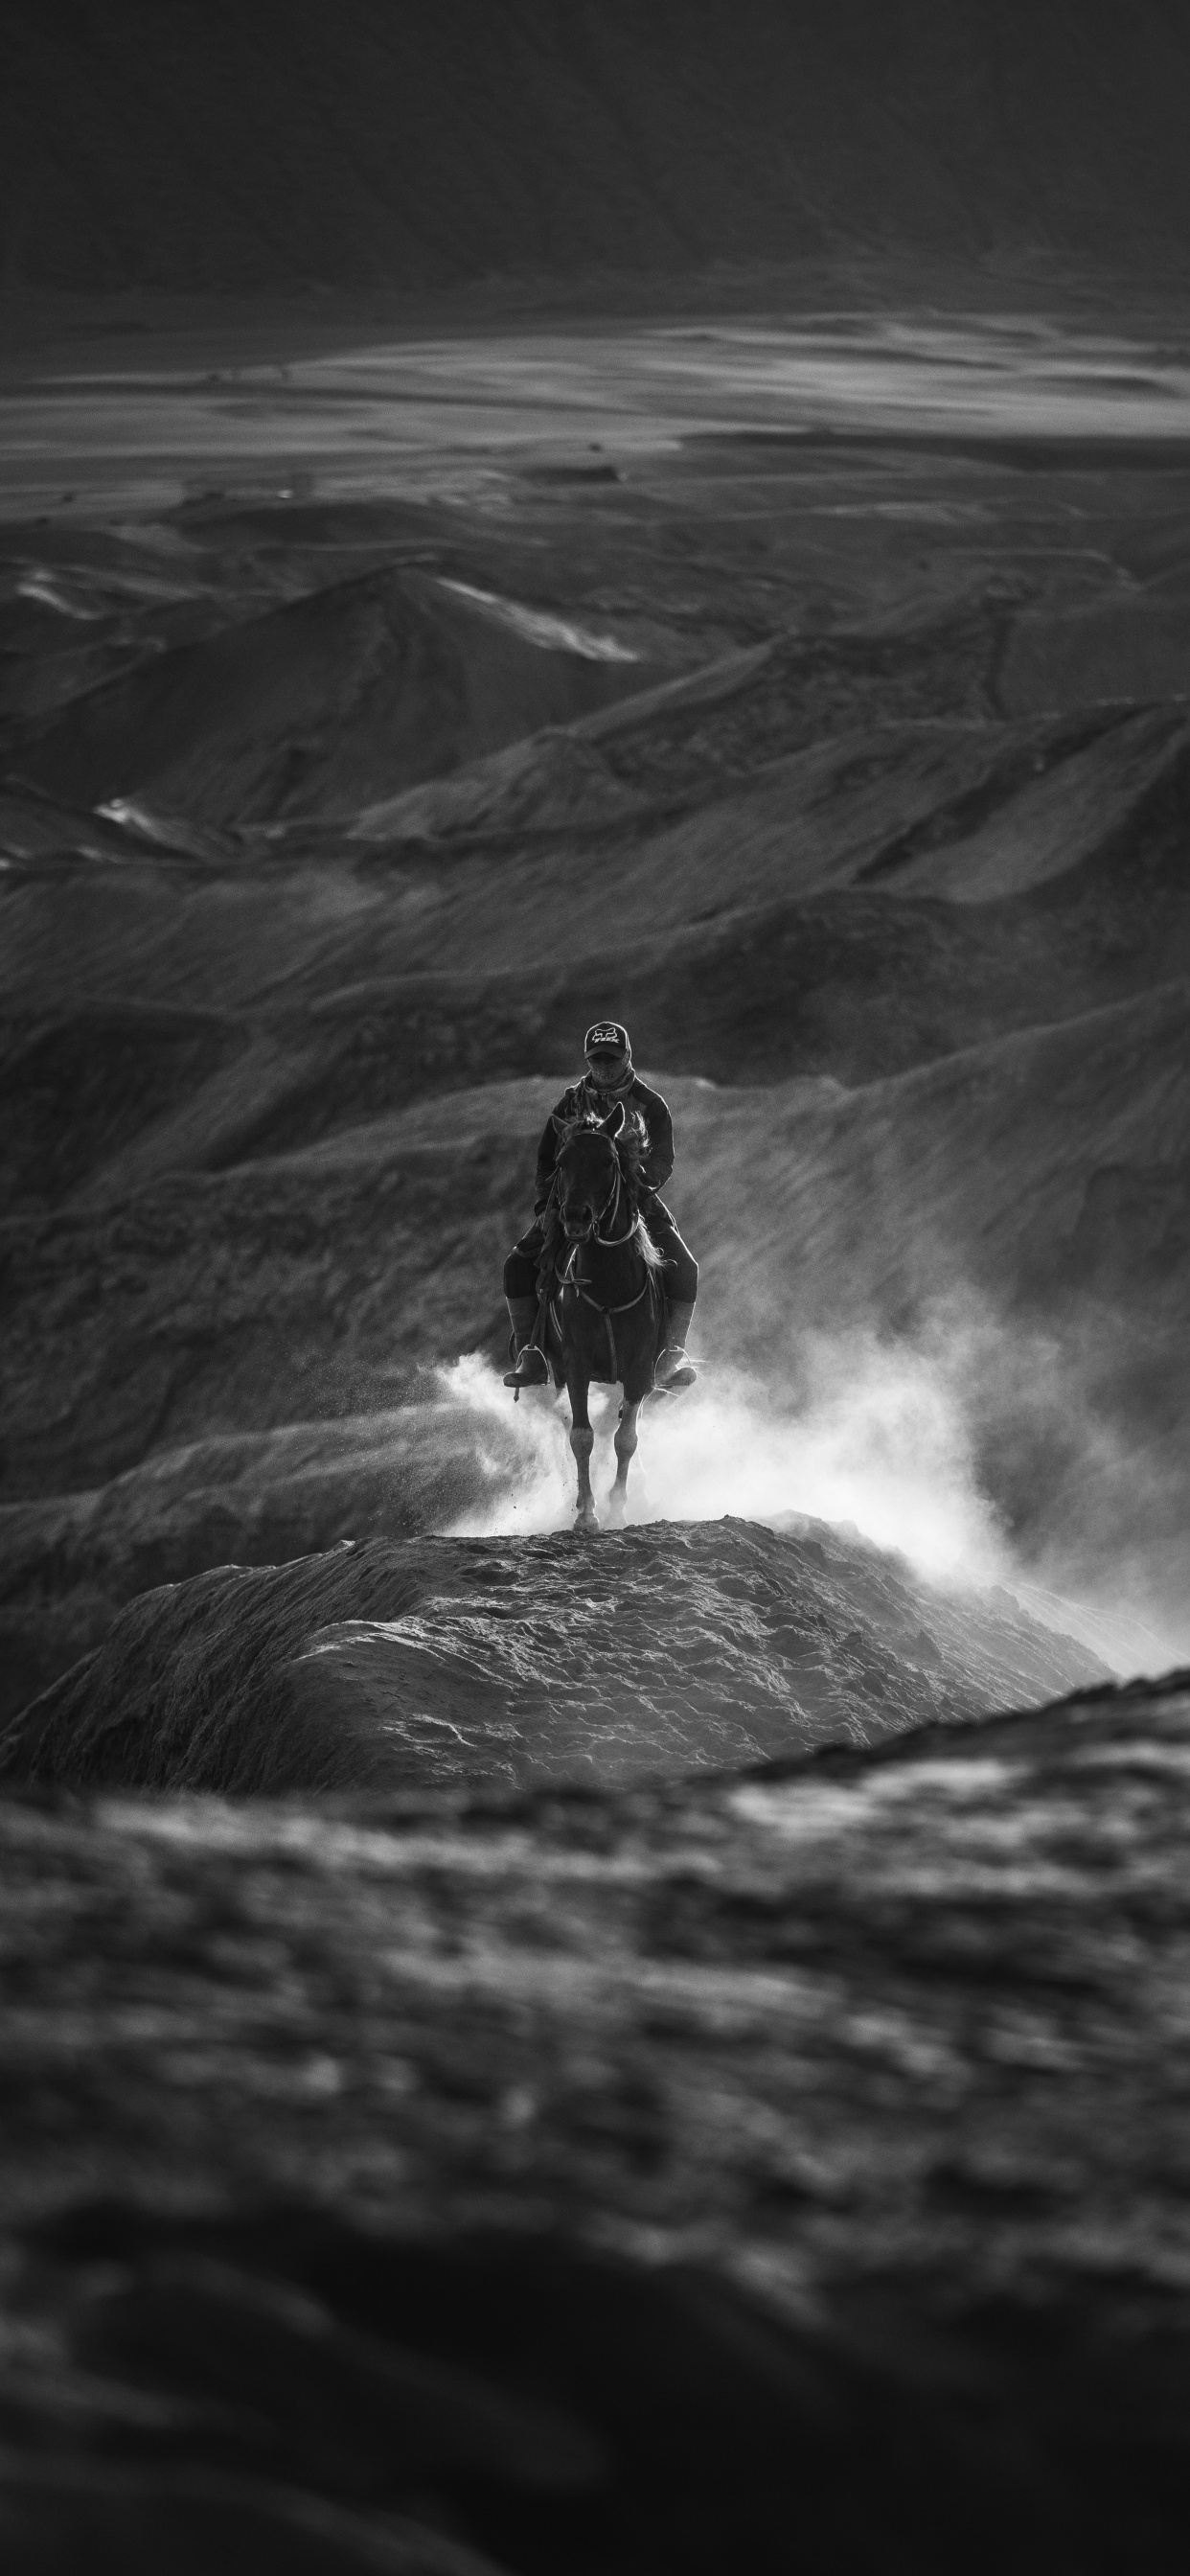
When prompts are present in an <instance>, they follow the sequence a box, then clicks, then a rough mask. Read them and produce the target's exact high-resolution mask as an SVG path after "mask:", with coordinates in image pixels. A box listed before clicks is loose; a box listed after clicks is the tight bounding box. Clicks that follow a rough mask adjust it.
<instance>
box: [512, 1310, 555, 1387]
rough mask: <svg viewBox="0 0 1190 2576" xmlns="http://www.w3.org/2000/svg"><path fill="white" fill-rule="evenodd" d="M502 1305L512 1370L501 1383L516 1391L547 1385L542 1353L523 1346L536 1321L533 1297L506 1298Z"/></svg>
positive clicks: (525, 1344) (544, 1357) (546, 1370)
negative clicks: (509, 1328) (509, 1338)
mask: <svg viewBox="0 0 1190 2576" xmlns="http://www.w3.org/2000/svg"><path fill="white" fill-rule="evenodd" d="M504 1303H505V1305H506V1306H507V1308H508V1320H509V1323H510V1324H511V1326H512V1349H511V1351H510V1352H509V1358H510V1359H511V1360H512V1367H511V1368H510V1370H509V1371H508V1375H507V1376H506V1378H505V1380H504V1383H505V1386H515V1387H517V1388H518V1389H519V1388H521V1387H522V1386H548V1384H549V1374H550V1372H549V1363H548V1361H547V1359H546V1356H545V1352H544V1351H542V1350H537V1349H534V1350H530V1349H529V1348H528V1347H527V1345H528V1341H529V1335H530V1333H531V1332H532V1330H533V1327H534V1325H535V1323H536V1321H537V1299H536V1297H506V1298H505V1300H504Z"/></svg>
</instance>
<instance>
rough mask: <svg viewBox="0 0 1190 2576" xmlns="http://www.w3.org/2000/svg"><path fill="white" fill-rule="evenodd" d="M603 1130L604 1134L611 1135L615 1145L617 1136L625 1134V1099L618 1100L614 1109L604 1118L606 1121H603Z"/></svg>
mask: <svg viewBox="0 0 1190 2576" xmlns="http://www.w3.org/2000/svg"><path fill="white" fill-rule="evenodd" d="M603 1132H604V1135H605V1136H610V1137H611V1140H612V1143H613V1145H614V1144H615V1141H616V1138H617V1136H622V1135H623V1132H624V1103H623V1101H622V1100H617V1102H616V1105H615V1108H614V1109H613V1110H612V1111H611V1112H610V1113H609V1115H608V1116H607V1117H606V1118H605V1119H604V1121H603Z"/></svg>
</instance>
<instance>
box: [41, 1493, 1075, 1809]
mask: <svg viewBox="0 0 1190 2576" xmlns="http://www.w3.org/2000/svg"><path fill="white" fill-rule="evenodd" d="M576 1551H577V1553H576ZM580 1568H581V1589H579V1590H576V1585H575V1577H576V1573H577V1572H578V1571H579V1569H580ZM1102 1673H1103V1667H1102V1666H1101V1665H1099V1664H1097V1662H1096V1659H1095V1657H1094V1656H1092V1655H1090V1654H1088V1652H1087V1651H1086V1649H1085V1648H1082V1647H1079V1646H1076V1645H1075V1644H1074V1643H1073V1641H1072V1640H1071V1639H1070V1638H1067V1637H1059V1636H1055V1635H1054V1634H1052V1633H1051V1632H1050V1631H1049V1630H1048V1629H1044V1628H1039V1627H1038V1626H1037V1625H1036V1623H1035V1622H1034V1621H1033V1620H1032V1619H1030V1618H1029V1616H1028V1615H1027V1613H1025V1612H1023V1611H1021V1610H1020V1609H1018V1607H1017V1605H1016V1604H1015V1603H1014V1602H1012V1601H1011V1600H1010V1599H1009V1598H1008V1597H1007V1596H1006V1595H1005V1594H1003V1593H1001V1594H998V1595H996V1596H995V1597H994V1598H988V1597H985V1596H981V1595H971V1594H966V1595H964V1594H954V1595H952V1596H951V1597H950V1598H946V1597H944V1596H942V1597H940V1596H936V1595H934V1594H931V1593H930V1592H929V1591H928V1589H927V1588H926V1587H924V1586H922V1585H921V1584H919V1583H916V1582H915V1581H914V1580H913V1578H912V1576H911V1575H910V1574H909V1571H908V1569H907V1568H905V1567H901V1566H898V1565H897V1564H896V1562H895V1561H894V1560H890V1559H888V1558H887V1557H881V1556H880V1555H879V1554H878V1552H877V1551H876V1550H875V1549H874V1548H867V1549H865V1548H863V1547H862V1546H861V1545H858V1544H854V1543H852V1544H849V1543H848V1542H847V1541H846V1540H845V1539H840V1538H839V1537H838V1536H837V1535H836V1534H835V1533H833V1532H832V1531H830V1530H829V1529H828V1528H827V1527H826V1526H825V1524H810V1523H807V1524H805V1525H804V1528H803V1530H802V1531H801V1533H800V1534H797V1535H795V1534H789V1535H782V1534H778V1533H776V1532H774V1531H771V1530H768V1529H761V1528H750V1527H749V1526H748V1525H747V1524H746V1523H741V1522H730V1521H723V1522H718V1523H712V1524H710V1525H708V1526H706V1527H703V1528H700V1529H689V1530H682V1529H680V1528H676V1527H674V1526H673V1525H672V1524H665V1523H655V1524H652V1525H651V1526H650V1527H649V1528H647V1529H640V1530H633V1531H630V1532H627V1533H625V1534H624V1536H623V1537H622V1538H621V1539H619V1540H617V1541H616V1543H615V1544H614V1546H611V1547H607V1548H603V1549H602V1550H601V1551H600V1552H599V1554H598V1557H597V1558H588V1557H587V1556H585V1555H584V1552H583V1543H582V1541H581V1540H575V1539H574V1538H573V1537H570V1536H566V1537H561V1538H555V1537H546V1538H541V1539H527V1540H526V1539H520V1540H517V1541H515V1542H512V1543H506V1542H503V1541H500V1540H494V1541H490V1542H489V1541H482V1540H465V1539H422V1540H419V1541H406V1542H404V1543H403V1544H399V1545H396V1546H394V1545H393V1544H391V1542H390V1543H385V1542H383V1541H373V1542H371V1543H370V1544H367V1545H364V1546H362V1547H356V1546H355V1545H353V1544H352V1543H351V1542H347V1543H346V1545H345V1546H344V1547H342V1548H341V1549H339V1550H337V1551H336V1552H335V1553H334V1554H333V1555H330V1556H325V1557H322V1558H320V1559H315V1560H310V1559H305V1560H300V1561H299V1562H298V1563H297V1564H294V1565H291V1566H288V1567H281V1568H269V1569H267V1570H266V1571H264V1572H261V1573H250V1572H248V1571H247V1570H245V1569H244V1568H242V1567H233V1568H225V1569H224V1570H223V1571H221V1572H219V1573H213V1574H209V1575H201V1576H198V1577H196V1578H193V1579H192V1580H191V1581H190V1582H188V1583H182V1584H179V1585H174V1586H172V1587H170V1588H169V1589H167V1590H165V1591H158V1592H149V1593H146V1594H143V1595H142V1597H141V1598H140V1600H139V1601H137V1602H136V1603H134V1604H133V1606H132V1607H131V1608H130V1609H128V1610H126V1611H125V1612H124V1613H123V1614H122V1616H121V1617H120V1618H119V1619H117V1621H116V1622H115V1625H114V1627H113V1629H112V1631H111V1634H110V1636H109V1637H108V1639H107V1640H106V1642H105V1643H104V1644H103V1645H102V1646H101V1647H100V1648H99V1649H98V1651H97V1652H96V1653H95V1654H93V1655H91V1656H90V1657H89V1658H87V1659H86V1660H85V1661H84V1662H83V1663H81V1664H79V1665H77V1666H76V1667H75V1669H74V1671H73V1672H72V1673H71V1674H69V1675H68V1676H67V1677H66V1678H65V1679H64V1680H63V1681H61V1682H59V1683H57V1684H55V1685H54V1686H53V1687H52V1688H51V1689H50V1691H49V1692H48V1693H47V1694H46V1695H45V1696H44V1697H43V1698H41V1699H39V1700H38V1701H36V1702H35V1703H34V1705H33V1706H32V1707H31V1708H30V1709H28V1710H27V1711H26V1712H25V1713H24V1715H22V1716H21V1717H19V1718H18V1719H16V1720H15V1721H14V1723H13V1724H12V1725H11V1726H10V1728H9V1729H8V1731H7V1733H6V1735H5V1736H4V1737H2V1738H0V1780H3V1781H5V1782H6V1783H7V1784H9V1785H10V1786H17V1785H31V1784H40V1785H45V1784H48V1783H51V1782H53V1783H57V1784H59V1785H66V1784H69V1785H72V1786H75V1787H82V1786H91V1787H99V1786H103V1785H105V1784H106V1785H111V1786H118V1785H123V1786H126V1787H148V1788H156V1789H219V1790H226V1791H233V1792H243V1791H265V1792H277V1791H287V1790H298V1789H301V1790H326V1789H348V1788H356V1789H359V1788H365V1789H399V1788H431V1787H444V1788H455V1787H470V1786H475V1785H478V1784H479V1783H482V1782H488V1783H501V1784H503V1785H505V1786H508V1787H511V1788H526V1787H529V1786H530V1785H532V1784H533V1783H535V1782H541V1781H549V1780H553V1781H556V1782H564V1781H571V1782H575V1781H594V1782H600V1783H605V1784H606V1783H611V1782H616V1781H628V1780H632V1779H641V1778H655V1777H657V1776H658V1775H662V1774H667V1773H673V1772H685V1771H689V1770H690V1769H692V1768H697V1767H698V1766H700V1765H705V1764H708V1763H709V1764H712V1765H717V1766H719V1767H726V1766H729V1765H732V1764H739V1763H741V1762H748V1761H754V1760H758V1759H760V1758H761V1757H763V1756H765V1755H768V1756H774V1755H782V1756H785V1755H789V1754H792V1753H796V1752H801V1751H804V1750H806V1749H807V1748H808V1747H809V1746H810V1745H812V1744H814V1743H820V1742H821V1743H832V1742H839V1741H849V1742H855V1743H861V1744H862V1743H871V1742H875V1741H877V1740H878V1739H879V1738H880V1737H881V1736H882V1735H884V1734H886V1733H895V1732H897V1731H898V1730H900V1729H903V1728H905V1727H907V1726H910V1725H913V1724H914V1723H920V1722H921V1721H922V1720H923V1719H925V1718H929V1717H932V1716H940V1715H943V1714H945V1715H946V1716H947V1717H948V1718H951V1719H957V1718H963V1717H973V1716H975V1715H976V1714H978V1713H980V1712H982V1711H984V1710H986V1709H987V1708H989V1707H995V1706H996V1705H998V1704H1002V1703H1003V1702H1004V1701H1006V1700H1008V1701H1014V1702H1015V1701H1019V1700H1021V1699H1022V1698H1032V1699H1035V1700H1041V1699H1044V1698H1045V1697H1047V1696H1048V1695H1050V1694H1052V1693H1053V1692H1054V1690H1055V1689H1060V1688H1061V1687H1063V1686H1064V1685H1065V1686H1066V1687H1070V1686H1071V1685H1072V1684H1074V1683H1076V1682H1086V1681H1088V1680H1092V1679H1097V1678H1099V1677H1101V1676H1102Z"/></svg>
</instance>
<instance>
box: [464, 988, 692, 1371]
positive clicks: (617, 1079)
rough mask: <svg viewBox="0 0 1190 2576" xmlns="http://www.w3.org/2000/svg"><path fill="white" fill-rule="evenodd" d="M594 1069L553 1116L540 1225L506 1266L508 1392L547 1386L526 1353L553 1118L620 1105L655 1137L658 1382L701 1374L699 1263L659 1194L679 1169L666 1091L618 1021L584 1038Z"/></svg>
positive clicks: (647, 1193) (647, 1186)
mask: <svg viewBox="0 0 1190 2576" xmlns="http://www.w3.org/2000/svg"><path fill="white" fill-rule="evenodd" d="M583 1054H584V1055H585V1057H586V1061H587V1070H586V1072H585V1074H584V1075H583V1077H582V1080H581V1081H580V1082H574V1083H572V1084H571V1085H570V1088H569V1090H568V1091H564V1092H563V1094H562V1097H561V1099H560V1101H559V1102H558V1105H557V1108H556V1109H555V1111H554V1113H553V1117H551V1118H550V1119H548V1120H547V1122H546V1127H545V1131H544V1133H543V1135H542V1139H541V1143H540V1145H539V1146H538V1148H537V1186H536V1191H535V1194H534V1200H533V1207H534V1222H533V1224H532V1225H531V1226H530V1228H529V1231H528V1233H527V1234H523V1235H522V1236H521V1239H520V1242H519V1243H518V1244H516V1245H514V1247H513V1250H512V1251H511V1252H510V1253H509V1256H508V1259H507V1261H506V1262H505V1264H504V1296H505V1301H506V1303H507V1306H508V1316H509V1322H510V1323H511V1325H512V1332H513V1344H514V1348H515V1352H516V1358H515V1362H514V1365H513V1367H512V1368H511V1369H510V1370H509V1373H508V1376H507V1377H506V1378H505V1380H504V1383H505V1386H540V1385H542V1384H543V1382H544V1378H545V1374H546V1372H545V1364H544V1361H543V1360H542V1358H541V1355H540V1353H539V1352H537V1351H529V1352H528V1353H527V1354H526V1344H527V1342H528V1340H529V1336H530V1334H531V1332H532V1330H533V1326H534V1324H535V1323H536V1321H537V1304H538V1299H537V1265H538V1262H539V1261H540V1259H541V1254H542V1247H543V1244H544V1240H545V1233H544V1226H543V1223H542V1220H543V1217H544V1214H545V1210H546V1208H547V1206H548V1204H549V1198H550V1193H551V1191H552V1189H553V1186H554V1164H555V1162H556V1160H557V1154H558V1131H557V1128H556V1127H555V1125H554V1119H555V1118H557V1119H561V1120H562V1121H563V1123H565V1122H566V1121H567V1120H568V1119H571V1118H579V1117H581V1116H582V1113H583V1111H584V1110H594V1111H595V1113H596V1116H597V1117H600V1118H606V1117H608V1116H609V1115H610V1113H611V1111H612V1110H613V1109H614V1108H615V1105H616V1102H617V1101H618V1100H621V1101H623V1104H624V1109H625V1112H626V1113H630V1112H631V1111H632V1110H635V1111H636V1113H637V1116H638V1117H639V1118H640V1119H641V1121H642V1123H643V1126H644V1129H645V1134H646V1136H647V1139H648V1148H647V1151H646V1154H645V1158H644V1165H643V1171H642V1180H643V1183H644V1186H643V1187H642V1189H641V1193H640V1208H641V1215H642V1216H643V1218H644V1220H645V1224H646V1225H647V1226H648V1229H649V1232H650V1234H651V1235H652V1238H653V1241H654V1243H655V1244H656V1246H657V1249H658V1251H659V1253H660V1254H661V1257H662V1259H663V1261H664V1263H665V1285H666V1293H667V1296H668V1299H669V1340H668V1342H667V1344H666V1346H665V1349H664V1350H663V1351H662V1353H661V1356H660V1358H659V1359H658V1362H657V1367H656V1371H655V1382H656V1384H657V1385H658V1386H660V1387H666V1388H677V1387H680V1386H693V1384H694V1378H695V1371H694V1368H693V1366H692V1364H691V1362H690V1361H689V1360H688V1359H687V1357H686V1335H687V1333H688V1332H689V1330H690V1319H691V1316H692V1315H693V1313H694V1301H695V1299H696V1297H697V1295H698V1263H697V1261H696V1260H695V1258H694V1255H693V1253H692V1252H691V1251H690V1250H689V1249H688V1247H687V1245H686V1244H684V1243H683V1241H682V1238H681V1235H680V1234H679V1232H678V1229H677V1227H676V1225H675V1224H674V1221H673V1218H672V1216H671V1215H670V1212H669V1209H668V1208H667V1206H666V1204H665V1201H664V1199H661V1198H659V1197H658V1196H657V1193H658V1191H659V1189H660V1188H661V1186H662V1183H663V1182H665V1181H667V1180H668V1179H669V1176H670V1173H671V1172H672V1170H673V1167H674V1131H673V1120H672V1118H671V1117H670V1114H669V1111H668V1109H667V1107H666V1105H665V1102H664V1101H663V1099H662V1097H661V1094H660V1092H659V1091H651V1090H650V1089H649V1085H648V1083H647V1082H642V1081H641V1078H640V1075H639V1074H638V1072H637V1071H636V1068H635V1066H634V1064H633V1061H632V1048H631V1046H630V1044H629V1040H628V1031H627V1029H625V1028H622V1027H621V1025H620V1022H619V1021H618V1020H596V1021H595V1022H594V1023H593V1025H592V1027H591V1028H589V1029H588V1031H587V1034H586V1037H585V1038H584V1040H583Z"/></svg>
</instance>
